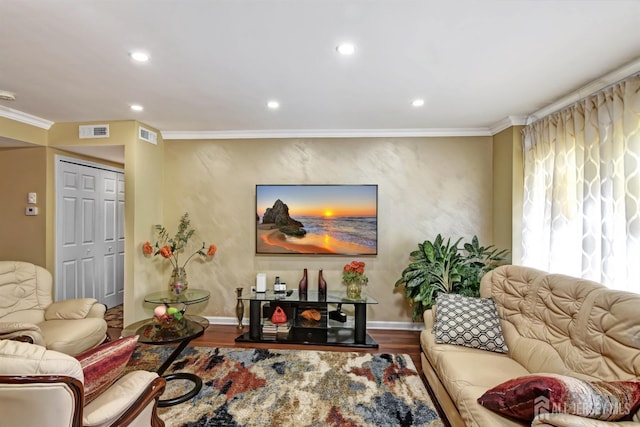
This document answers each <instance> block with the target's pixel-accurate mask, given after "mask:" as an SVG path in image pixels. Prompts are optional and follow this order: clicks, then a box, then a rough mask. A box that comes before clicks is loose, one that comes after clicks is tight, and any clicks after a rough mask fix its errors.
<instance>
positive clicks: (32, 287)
mask: <svg viewBox="0 0 640 427" xmlns="http://www.w3.org/2000/svg"><path fill="white" fill-rule="evenodd" d="M47 286H48V287H49V288H50V287H51V276H50V275H49V273H48V272H47V271H46V270H43V269H38V268H36V266H35V265H33V264H29V263H26V262H12V261H3V262H0V295H2V298H0V321H2V322H22V323H39V322H42V321H43V320H44V309H45V308H46V307H48V306H49V304H51V303H52V302H53V300H52V297H51V293H50V291H48V290H47Z"/></svg>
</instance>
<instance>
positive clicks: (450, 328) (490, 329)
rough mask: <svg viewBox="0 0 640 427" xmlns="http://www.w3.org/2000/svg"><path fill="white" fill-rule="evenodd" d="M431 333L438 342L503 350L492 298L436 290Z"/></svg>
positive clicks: (504, 348)
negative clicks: (434, 317)
mask: <svg viewBox="0 0 640 427" xmlns="http://www.w3.org/2000/svg"><path fill="white" fill-rule="evenodd" d="M433 329H434V331H433V332H434V334H435V338H436V342H437V343H438V344H454V345H462V346H465V347H471V348H478V349H482V350H489V351H494V352H497V353H506V352H508V351H509V349H508V348H507V345H506V344H505V342H504V337H503V335H502V328H501V327H500V318H499V317H498V310H497V309H496V304H495V302H494V301H493V299H492V298H473V297H465V296H463V295H458V294H445V293H441V294H438V296H437V298H436V321H435V325H434V328H433Z"/></svg>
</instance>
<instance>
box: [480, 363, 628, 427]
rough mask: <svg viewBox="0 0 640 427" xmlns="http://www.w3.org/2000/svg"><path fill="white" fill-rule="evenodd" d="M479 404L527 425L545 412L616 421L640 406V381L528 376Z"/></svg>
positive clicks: (500, 387) (490, 393)
mask: <svg viewBox="0 0 640 427" xmlns="http://www.w3.org/2000/svg"><path fill="white" fill-rule="evenodd" d="M478 403H480V404H481V405H482V406H484V407H485V408H488V409H491V410H492V411H495V412H498V413H500V414H502V415H507V416H509V417H512V418H517V419H519V420H523V421H527V422H531V421H532V420H533V419H534V418H535V416H536V415H538V414H540V413H544V412H562V413H567V414H572V415H578V416H581V417H587V418H594V419H597V420H602V421H616V420H620V419H622V418H624V417H626V416H627V415H629V414H630V413H634V412H635V411H637V410H638V408H639V407H640V382H638V381H583V380H580V379H578V378H573V377H568V376H564V375H557V374H544V375H527V376H524V377H520V378H516V379H513V380H509V381H507V382H504V383H502V384H500V385H498V386H496V387H494V388H492V389H491V390H488V391H487V392H486V393H485V394H483V395H482V396H480V397H479V398H478Z"/></svg>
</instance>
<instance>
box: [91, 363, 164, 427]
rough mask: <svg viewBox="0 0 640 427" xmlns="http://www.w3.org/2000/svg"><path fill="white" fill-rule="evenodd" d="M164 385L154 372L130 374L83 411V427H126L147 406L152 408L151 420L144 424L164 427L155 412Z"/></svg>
mask: <svg viewBox="0 0 640 427" xmlns="http://www.w3.org/2000/svg"><path fill="white" fill-rule="evenodd" d="M165 385H166V380H165V379H164V378H162V377H159V376H158V374H156V373H155V372H148V371H132V372H129V373H127V374H125V375H124V376H123V377H122V378H120V379H119V380H118V381H116V382H115V383H114V384H113V385H112V386H111V387H109V388H108V389H107V390H105V391H104V392H103V393H102V394H101V395H99V396H98V397H96V398H95V399H94V400H93V401H91V402H90V403H89V404H88V405H86V406H85V407H84V414H83V421H84V422H83V426H85V427H102V426H110V425H128V423H129V422H131V421H133V420H134V419H136V418H137V417H138V416H139V415H140V414H142V413H143V412H145V409H147V408H148V407H149V406H150V405H152V407H153V410H152V411H151V412H150V415H151V417H150V418H151V419H150V420H148V422H147V421H145V423H144V424H145V425H150V426H154V427H161V426H164V422H163V421H162V420H161V419H160V418H159V417H158V414H157V412H156V409H157V403H158V399H159V398H160V395H161V394H162V393H163V392H164V388H165ZM145 415H146V413H145Z"/></svg>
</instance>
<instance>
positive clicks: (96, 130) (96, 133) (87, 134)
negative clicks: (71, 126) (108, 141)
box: [79, 125, 109, 139]
mask: <svg viewBox="0 0 640 427" xmlns="http://www.w3.org/2000/svg"><path fill="white" fill-rule="evenodd" d="M79 131H80V138H81V139H82V138H109V125H85V126H80V127H79Z"/></svg>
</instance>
